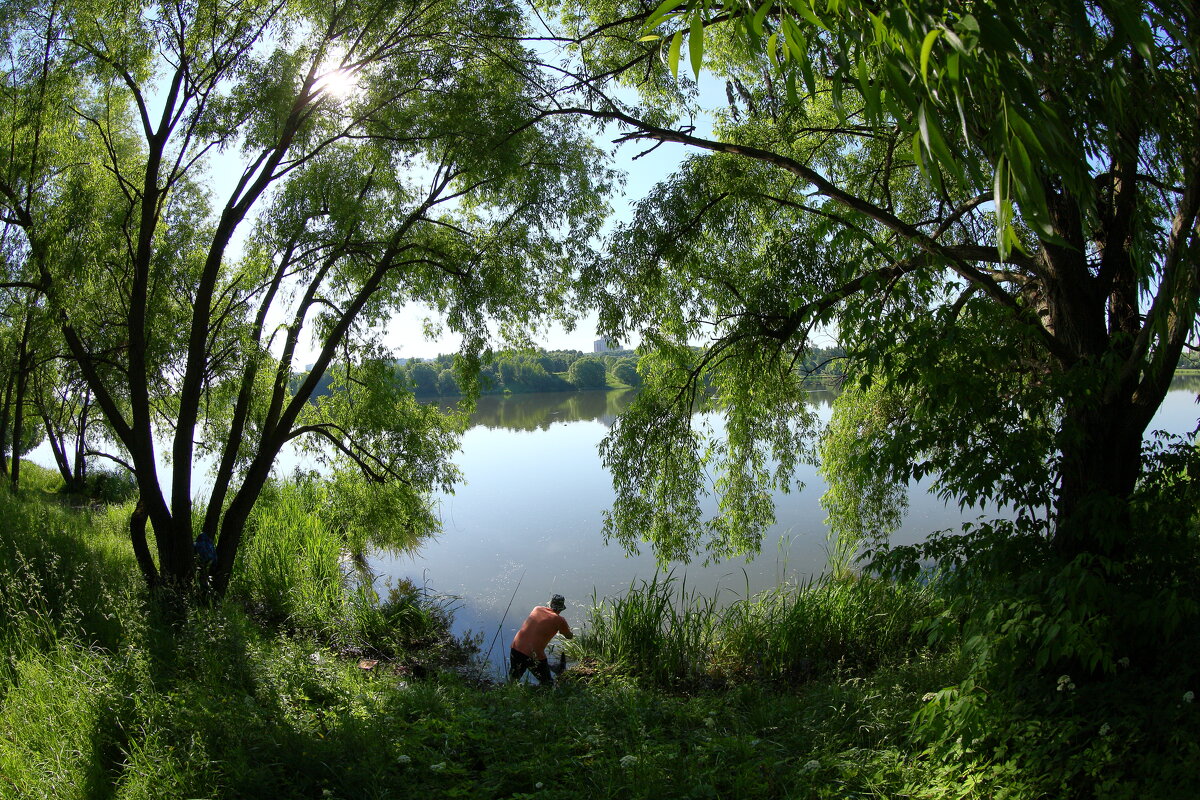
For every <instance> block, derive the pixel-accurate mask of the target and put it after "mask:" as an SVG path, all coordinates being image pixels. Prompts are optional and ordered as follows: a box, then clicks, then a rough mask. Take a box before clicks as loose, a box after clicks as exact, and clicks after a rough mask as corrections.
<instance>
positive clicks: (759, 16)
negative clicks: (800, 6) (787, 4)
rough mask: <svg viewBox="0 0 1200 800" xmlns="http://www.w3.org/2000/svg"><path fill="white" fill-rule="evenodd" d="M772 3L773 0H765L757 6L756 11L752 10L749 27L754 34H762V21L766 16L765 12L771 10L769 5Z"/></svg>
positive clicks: (773, 2)
mask: <svg viewBox="0 0 1200 800" xmlns="http://www.w3.org/2000/svg"><path fill="white" fill-rule="evenodd" d="M774 4H775V1H774V0H766V1H765V2H764V3H763V4H762V5H761V6H759V7H758V11H755V12H754V17H753V18H752V19H751V20H750V27H751V29H752V30H753V31H754V33H755V35H757V36H762V35H763V21H764V20H765V19H766V18H767V12H768V11H770V10H771V6H773V5H774Z"/></svg>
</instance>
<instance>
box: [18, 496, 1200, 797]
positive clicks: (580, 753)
mask: <svg viewBox="0 0 1200 800" xmlns="http://www.w3.org/2000/svg"><path fill="white" fill-rule="evenodd" d="M49 490H50V489H49V487H48V485H47V486H43V487H41V488H37V489H29V488H27V489H26V490H25V491H24V492H23V494H22V495H21V496H20V497H13V496H12V495H11V494H9V493H8V492H5V491H0V515H2V517H3V519H4V520H5V523H6V524H5V525H4V526H2V527H0V645H2V649H0V653H2V656H0V797H2V798H6V799H7V798H51V797H53V798H89V799H90V798H120V799H121V800H125V799H126V798H173V797H174V798H200V797H204V798H257V797H277V798H326V797H328V798H396V797H417V796H424V797H463V796H465V797H483V798H488V797H496V798H500V797H505V798H573V799H574V798H577V797H578V796H579V795H580V793H581V792H585V793H586V795H587V796H588V797H589V798H597V799H598V798H663V797H730V798H733V797H736V798H786V797H794V798H893V797H913V798H976V797H978V798H984V797H986V798H1042V797H1114V798H1116V797H1139V796H1140V797H1156V798H1164V797H1165V798H1173V797H1180V798H1184V797H1188V798H1190V797H1194V796H1196V788H1197V787H1196V781H1197V778H1196V775H1197V774H1198V773H1197V770H1196V763H1197V760H1198V758H1197V745H1196V742H1197V741H1200V719H1198V717H1200V715H1198V714H1197V707H1196V704H1195V703H1194V702H1192V701H1194V694H1189V692H1191V691H1192V690H1191V689H1189V688H1187V687H1189V686H1190V684H1188V683H1187V681H1188V680H1190V678H1189V677H1188V676H1189V675H1194V674H1195V673H1194V671H1192V672H1189V671H1187V670H1176V671H1174V672H1172V671H1171V670H1169V669H1166V668H1163V669H1159V670H1158V671H1156V672H1155V673H1154V674H1153V676H1152V678H1153V679H1152V680H1149V679H1147V673H1146V672H1145V671H1144V670H1142V669H1139V667H1138V665H1137V664H1136V663H1131V664H1129V665H1128V666H1120V667H1119V671H1118V672H1117V673H1116V674H1115V675H1112V676H1107V677H1105V676H1103V675H1102V676H1098V677H1085V676H1082V675H1067V676H1064V675H1045V674H1038V673H1030V674H1029V675H1028V676H1026V678H1025V679H1024V680H1023V681H1020V682H1015V681H1014V682H1010V683H1009V684H1007V685H1001V684H998V683H997V684H991V685H988V684H987V683H980V684H977V685H975V686H973V687H972V686H971V683H970V682H971V681H972V680H976V679H978V678H979V677H980V676H984V675H986V673H984V672H981V671H980V669H979V668H978V665H975V664H973V663H972V662H971V661H970V659H969V658H968V657H966V655H965V654H969V653H971V652H972V651H971V650H969V649H964V647H963V643H962V642H961V640H959V639H955V638H953V637H950V638H945V637H943V638H942V639H941V644H940V645H939V647H938V648H930V647H927V646H925V637H926V636H927V635H928V633H929V632H930V631H931V630H934V628H931V627H930V626H928V625H926V626H922V625H920V624H915V623H918V622H919V621H920V620H921V619H922V618H929V616H930V615H933V614H937V613H941V612H945V613H946V614H949V615H950V617H952V616H953V606H948V605H946V601H945V599H944V598H943V597H941V596H940V595H939V594H938V588H937V585H926V586H918V585H905V584H899V585H897V584H888V583H885V582H882V581H878V580H872V579H857V580H838V581H834V580H827V581H818V582H815V583H813V584H811V585H808V586H803V587H781V588H780V589H777V590H775V591H773V592H768V593H766V594H764V595H760V596H759V597H757V598H753V599H750V600H747V601H743V602H741V603H737V602H735V603H732V604H729V605H727V606H724V607H722V608H716V607H715V606H709V605H707V603H708V600H707V599H704V598H695V597H691V598H689V597H688V596H687V594H686V592H684V591H683V587H682V586H680V587H676V586H675V585H674V583H673V581H671V580H670V579H657V580H656V581H653V582H651V584H650V585H649V586H646V587H642V588H641V589H640V590H637V591H634V592H631V593H630V594H629V595H627V596H626V597H625V598H621V599H618V600H615V601H611V602H610V603H609V604H608V605H606V606H603V607H601V608H599V609H597V610H596V611H595V612H594V615H595V616H594V618H595V619H596V620H598V621H600V622H598V623H597V624H595V625H593V627H592V630H591V632H590V635H589V639H588V641H587V642H584V643H583V644H584V650H585V651H586V652H588V653H590V656H589V657H590V659H591V662H592V663H593V669H592V671H591V674H590V675H591V676H590V677H588V673H587V672H586V671H582V670H581V671H577V672H576V674H575V675H574V679H573V680H564V681H562V682H561V683H560V685H559V686H558V688H557V689H556V690H554V691H541V690H537V689H532V688H528V687H525V686H520V685H512V686H507V685H502V686H492V687H481V686H479V685H478V684H476V683H473V682H470V681H467V680H464V679H463V678H461V677H459V676H458V675H457V674H456V673H454V672H449V671H445V670H439V669H436V668H435V669H431V670H430V671H429V674H428V677H425V678H418V677H417V673H416V672H415V671H413V670H400V669H393V668H390V667H394V666H396V665H398V664H400V663H401V662H402V661H403V660H404V659H405V658H406V657H408V651H406V650H405V649H404V648H406V647H408V646H409V645H410V644H411V643H412V642H413V639H414V637H413V635H412V634H413V631H414V630H420V629H422V626H423V625H424V624H425V623H420V624H416V623H413V619H414V618H413V617H412V616H411V615H410V611H404V609H411V607H412V606H413V605H420V603H421V601H422V599H423V598H421V597H420V594H419V592H416V590H415V589H411V587H410V588H408V589H404V588H403V587H402V588H401V591H400V592H398V593H397V595H396V596H395V597H393V598H391V602H390V603H388V602H383V603H374V604H373V605H372V604H368V603H363V604H361V605H356V604H355V602H351V601H348V600H347V601H345V602H343V601H336V602H335V601H334V600H331V599H330V598H331V597H332V595H330V594H328V593H325V594H321V593H311V592H309V590H307V589H297V587H295V586H294V585H293V584H292V583H291V581H295V580H305V581H306V580H310V579H312V576H315V575H319V574H322V573H321V572H320V570H321V569H326V568H327V566H326V567H317V566H314V565H293V567H292V569H293V571H292V572H290V573H288V572H287V571H286V569H285V567H283V566H281V567H279V571H278V572H276V573H274V575H275V579H276V580H278V583H275V584H273V586H274V587H275V589H277V590H288V591H291V590H293V589H297V591H296V592H295V593H293V594H291V595H290V596H288V597H284V598H282V599H281V598H279V597H276V598H266V597H263V596H261V595H259V594H258V592H259V591H262V590H261V589H253V588H250V587H252V586H254V585H255V584H253V583H246V584H243V586H242V590H241V591H242V592H243V594H242V596H241V597H240V599H238V600H237V601H236V602H234V601H229V602H226V603H225V604H223V605H220V606H217V607H214V608H195V609H191V610H190V611H188V612H187V614H186V615H184V616H182V617H180V616H178V615H171V616H169V617H167V616H164V615H159V614H157V613H156V612H155V611H154V606H153V605H152V604H151V603H150V602H149V601H148V598H147V597H146V593H145V591H144V589H143V588H142V586H141V585H140V583H139V580H138V578H137V575H138V572H137V569H136V566H135V565H134V563H133V557H132V553H131V552H130V549H129V546H128V541H127V533H126V531H127V528H126V526H127V520H128V513H129V510H130V509H129V508H128V507H127V506H126V507H120V506H118V507H113V508H111V509H108V510H105V511H103V512H80V511H73V510H71V509H69V508H66V507H64V506H63V505H61V504H57V503H53V502H47V499H48V495H47V494H46V492H47V491H49ZM272 513H275V512H272ZM281 518H282V517H281V516H279V515H278V514H277V515H276V519H281ZM287 527H288V526H286V525H283V526H281V532H280V533H279V534H278V535H279V536H280V537H281V538H278V539H276V540H275V541H276V543H278V542H291V543H292V544H293V545H294V544H295V543H296V542H297V541H300V540H291V539H287V538H282V537H284V535H285V533H286V532H282V528H287ZM260 533H261V531H260ZM286 535H292V533H286ZM262 541H263V540H260V544H261V542H262ZM314 552H324V551H321V550H320V549H319V548H314V549H313V550H311V551H304V550H300V551H298V552H297V553H295V554H294V557H296V558H306V557H311V554H312V553H314ZM306 553H307V555H306ZM322 557H327V556H322ZM264 558H265V556H264ZM263 563H269V562H267V561H264V562H263ZM306 570H308V571H306ZM264 574H266V573H264ZM338 574H339V576H340V578H339V580H343V579H344V578H345V577H346V573H345V571H340V572H339V573H338ZM287 575H291V577H287ZM267 585H269V584H265V583H264V584H261V585H260V586H267ZM342 585H343V586H344V587H347V591H348V592H349V594H347V597H350V596H353V593H354V592H355V591H356V590H355V589H354V584H353V583H352V582H347V581H344V580H343V582H342ZM676 589H678V591H676ZM405 592H408V595H409V596H408V597H405V596H404V593H405ZM414 593H415V594H414ZM363 596H364V598H365V597H366V595H365V594H364V595H363ZM314 598H316V599H315V600H314ZM268 600H270V602H268ZM273 603H274V605H272V604H273ZM322 603H324V605H321V604H322ZM622 604H624V605H622ZM355 608H358V609H362V610H363V611H362V613H363V615H364V617H363V618H362V619H358V620H355V619H354V617H353V615H352V614H351V613H349V611H348V609H355ZM372 608H374V609H377V611H368V609H372ZM314 609H315V610H314ZM322 609H325V610H322ZM411 613H416V612H411ZM622 614H625V615H626V616H627V617H628V619H627V620H626V621H623V622H618V621H616V620H617V619H618V617H620V616H621V615H622ZM306 615H307V616H306ZM406 615H409V616H406ZM433 616H434V617H436V616H437V614H436V613H433ZM705 617H707V618H705ZM950 617H946V616H943V617H942V618H943V619H947V618H950ZM444 621H445V620H443V622H444ZM339 624H344V625H347V626H349V627H350V629H352V631H353V633H352V634H351V635H350V636H351V638H353V639H354V640H355V641H361V642H366V643H372V644H373V646H375V647H376V651H377V652H380V653H382V652H383V651H384V650H385V649H387V648H391V650H392V655H391V656H386V657H385V658H384V660H382V661H381V663H380V664H379V665H377V666H376V667H375V668H373V669H364V668H362V667H361V666H360V662H359V659H358V658H357V657H349V658H348V657H346V656H347V655H351V654H349V653H347V652H346V651H345V650H344V649H342V645H341V642H344V641H345V640H344V639H338V638H337V636H336V635H334V633H333V629H334V628H336V627H337V625H339ZM410 625H415V626H416V627H415V628H408V629H407V632H405V631H406V626H410ZM603 625H609V626H610V627H609V628H608V629H606V630H605V631H603V632H602V631H601V630H600V629H601V627H602V626H603ZM938 630H940V629H938ZM380 642H386V643H388V644H386V646H383V645H378V644H374V643H380ZM1181 655H1182V656H1183V657H1188V658H1191V657H1193V656H1194V655H1195V653H1194V652H1193V651H1187V652H1185V653H1181ZM388 659H392V660H388ZM567 674H568V675H570V674H571V673H570V672H568V673H567ZM1064 678H1065V680H1064ZM972 707H973V708H975V711H976V712H977V713H979V714H980V716H979V719H980V720H982V721H983V723H984V725H985V727H984V728H979V727H974V728H973V727H971V726H969V725H964V724H962V720H963V719H965V718H968V717H970V714H971V713H972V712H971V708H972Z"/></svg>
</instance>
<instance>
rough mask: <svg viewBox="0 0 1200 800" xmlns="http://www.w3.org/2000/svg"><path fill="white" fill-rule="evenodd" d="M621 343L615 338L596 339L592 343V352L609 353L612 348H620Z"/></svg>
mask: <svg viewBox="0 0 1200 800" xmlns="http://www.w3.org/2000/svg"><path fill="white" fill-rule="evenodd" d="M620 349H621V343H620V342H618V341H617V340H616V339H597V340H596V341H595V342H593V343H592V352H593V353H611V352H613V351H614V350H620Z"/></svg>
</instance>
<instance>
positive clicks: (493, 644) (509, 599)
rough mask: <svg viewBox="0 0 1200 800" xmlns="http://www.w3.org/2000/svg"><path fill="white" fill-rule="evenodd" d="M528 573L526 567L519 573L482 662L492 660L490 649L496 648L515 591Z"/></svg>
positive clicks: (515, 596)
mask: <svg viewBox="0 0 1200 800" xmlns="http://www.w3.org/2000/svg"><path fill="white" fill-rule="evenodd" d="M528 571H529V567H526V568H525V569H524V570H523V571H522V572H521V578H520V580H518V581H517V588H516V589H513V593H512V597H510V598H508V608H505V609H504V616H503V617H501V618H500V624H499V625H498V626H496V635H495V636H493V637H492V644H491V646H490V647H488V651H487V655H486V656H484V657H483V660H484V661H491V660H492V649H493V648H495V646H496V640H497V639H499V638H500V631H502V630H504V621H505V620H506V619H508V610H509V609H510V608H512V604H513V600H516V599H517V591H518V590H519V589H520V588H521V581H524V580H525V573H526V572H528ZM504 663H505V666H506V667H507V666H508V661H507V659H506V660H505V662H504Z"/></svg>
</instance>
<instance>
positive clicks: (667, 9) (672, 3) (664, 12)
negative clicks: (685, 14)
mask: <svg viewBox="0 0 1200 800" xmlns="http://www.w3.org/2000/svg"><path fill="white" fill-rule="evenodd" d="M686 2H687V0H666V2H665V3H662V4H661V5H660V6H659V7H658V8H656V9H654V13H653V14H651V15H650V16H649V18H648V19H647V20H646V24H645V25H643V26H642V31H643V32H646V31H650V30H653V29H654V28H657V27H658V26H659V25H660V24H661V23H662V21H663V20H665V19H666V18H667V17H669V16H670V15H671V12H673V11H674V10H675V9H677V8H679V6H681V5H683V4H684V3H686Z"/></svg>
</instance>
